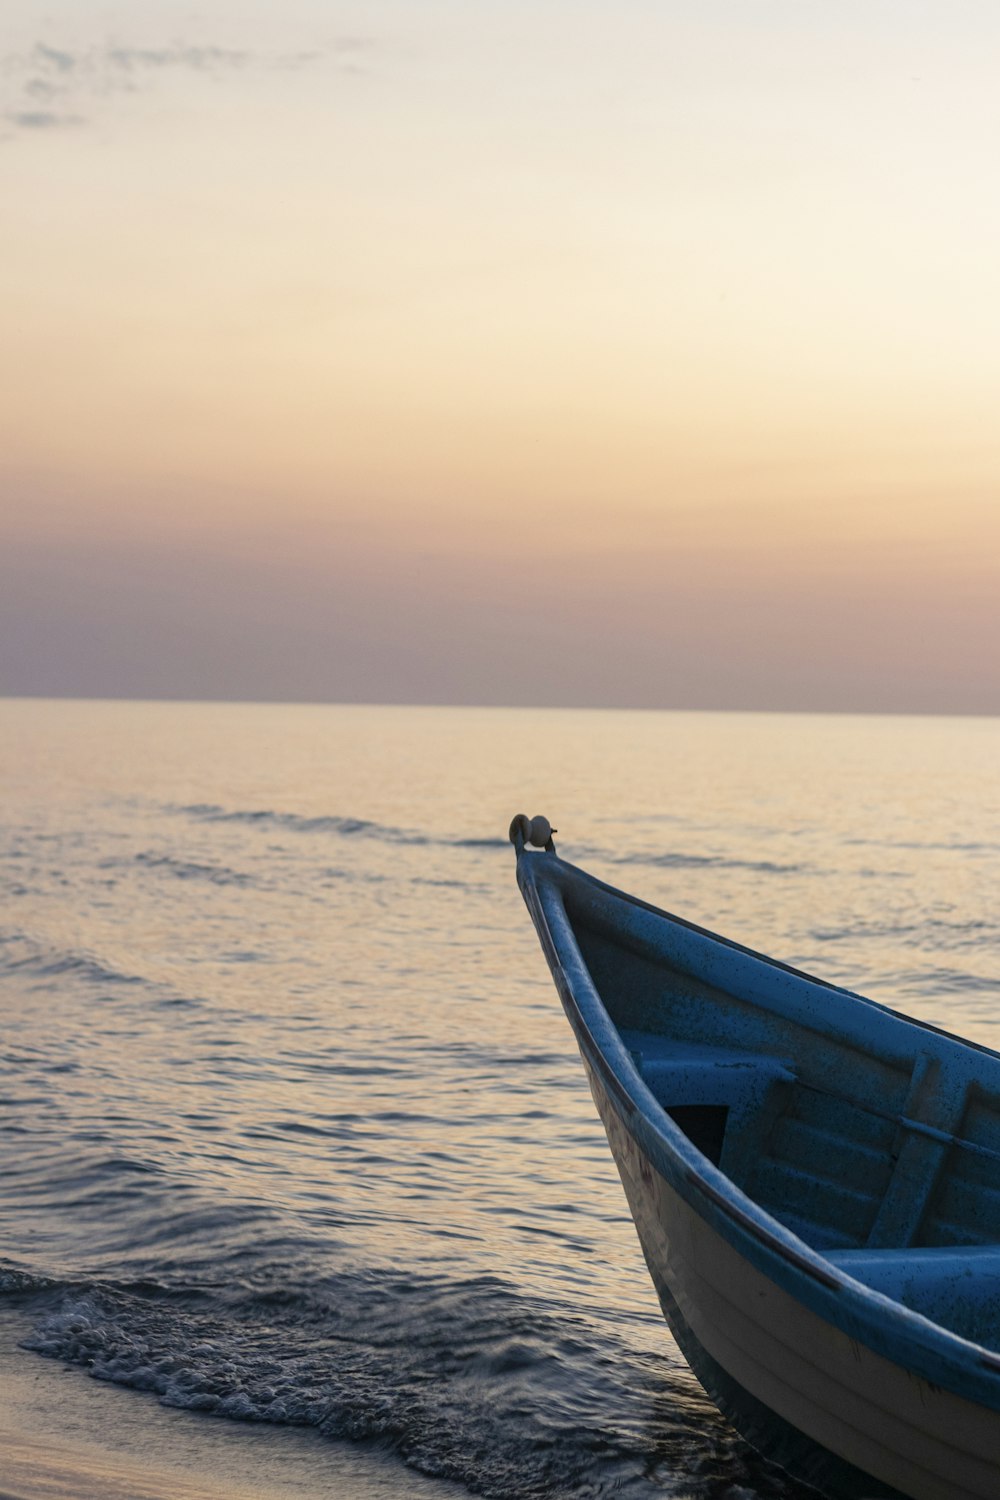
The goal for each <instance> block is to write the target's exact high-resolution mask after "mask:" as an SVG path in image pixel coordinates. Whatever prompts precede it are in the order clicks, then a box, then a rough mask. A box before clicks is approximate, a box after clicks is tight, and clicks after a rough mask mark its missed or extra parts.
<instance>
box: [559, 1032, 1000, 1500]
mask: <svg viewBox="0 0 1000 1500" xmlns="http://www.w3.org/2000/svg"><path fill="white" fill-rule="evenodd" d="M584 1061H585V1062H586V1058H585V1059H584ZM589 1072H590V1068H589V1066H588V1073H589ZM591 1088H592V1090H593V1093H594V1098H595V1101H596V1102H597V1106H598V1109H599V1110H600V1113H601V1116H602V1119H603V1120H604V1124H605V1127H606V1129H607V1132H608V1139H609V1141H610V1143H611V1148H612V1152H613V1154H614V1157H615V1161H616V1163H617V1165H618V1169H619V1172H620V1173H621V1177H622V1182H623V1184H624V1186H625V1191H626V1195H627V1197H628V1200H629V1205H630V1207H631V1209H632V1216H633V1218H634V1220H635V1223H636V1227H637V1229H638V1231H639V1238H640V1240H641V1242H642V1247H643V1251H644V1253H645V1255H646V1259H647V1261H648V1262H649V1265H650V1269H651V1271H652V1272H653V1275H654V1278H658V1279H659V1281H660V1282H661V1283H662V1284H664V1285H665V1286H667V1287H668V1288H669V1290H670V1293H671V1295H672V1296H673V1298H674V1300H675V1301H676V1303H677V1305H678V1307H679V1309H680V1311H681V1314H682V1316H683V1317H684V1320H685V1322H686V1323H687V1324H688V1326H689V1327H690V1329H691V1331H692V1333H693V1334H694V1336H695V1338H696V1339H697V1340H698V1342H699V1343H700V1344H701V1346H702V1348H703V1349H704V1350H705V1351H706V1353H707V1354H708V1355H709V1356H710V1357H711V1358H712V1359H713V1360H715V1362H716V1363H717V1364H718V1365H719V1366H721V1368H722V1369H723V1370H725V1371H726V1372H727V1374H728V1375H730V1376H731V1378H732V1379H733V1380H735V1381H736V1382H737V1383H738V1384H739V1385H740V1386H742V1387H743V1389H744V1390H746V1391H749V1392H750V1393H751V1394H752V1395H753V1396H755V1397H756V1398H757V1400H759V1401H761V1402H762V1403H763V1404H764V1405H765V1406H766V1407H768V1408H769V1409H770V1410H771V1411H773V1412H775V1413H776V1414H777V1415H778V1416H779V1417H781V1418H783V1419H784V1421H786V1422H788V1423H789V1424H790V1425H791V1426H792V1427H794V1428H796V1429H797V1430H798V1431H799V1432H802V1433H804V1434H805V1435H806V1436H807V1437H808V1438H810V1439H811V1440H812V1441H813V1442H816V1443H818V1444H820V1445H821V1446H822V1447H824V1448H827V1449H829V1450H830V1451H831V1452H832V1453H835V1454H837V1455H838V1456H839V1457H841V1458H843V1459H844V1460H846V1462H848V1463H850V1464H853V1465H854V1466H855V1467H856V1468H858V1469H861V1470H862V1471H863V1472H864V1473H866V1474H871V1475H873V1476H875V1477H876V1478H877V1479H880V1480H881V1481H883V1482H884V1483H885V1484H887V1485H890V1486H892V1487H893V1488H894V1489H897V1490H900V1491H902V1493H903V1494H905V1495H909V1496H912V1500H998V1496H1000V1413H998V1412H996V1411H993V1410H991V1409H990V1408H988V1407H985V1406H980V1405H978V1404H977V1403H975V1402H972V1401H968V1400H965V1399H964V1398H962V1397H960V1396H956V1395H954V1394H952V1393H951V1392H949V1391H943V1390H941V1389H939V1388H938V1387H937V1386H933V1385H930V1384H929V1383H928V1382H927V1381H926V1380H923V1379H921V1378H920V1377H919V1376H916V1375H914V1374H912V1373H910V1372H908V1371H907V1370H905V1369H903V1368H901V1367H900V1366H899V1365H896V1364H893V1363H892V1362H891V1361H890V1360H887V1359H885V1358H884V1357H883V1356H881V1355H878V1354H875V1353H874V1352H873V1351H872V1350H870V1349H868V1348H867V1347H865V1346H864V1345H863V1344H860V1343H858V1342H857V1341H856V1340H854V1339H852V1338H850V1337H849V1336H848V1335H847V1334H846V1333H843V1332H842V1331H841V1330H840V1329H838V1328H836V1327H834V1326H833V1325H832V1324H831V1323H828V1322H826V1321H825V1320H824V1319H823V1318H821V1317H819V1316H818V1315H817V1314H816V1313H813V1312H811V1311H810V1310H809V1309H808V1308H807V1307H804V1306H803V1305H802V1303H800V1302H799V1301H797V1300H796V1299H795V1298H794V1297H792V1296H791V1295H789V1293H787V1292H785V1291H783V1290H782V1289H781V1288H780V1287H778V1286H777V1285H776V1284H775V1283H774V1282H773V1281H771V1279H770V1278H769V1277H767V1276H765V1275H763V1274H762V1273H761V1272H760V1271H758V1270H756V1269H755V1268H754V1267H753V1266H751V1265H750V1264H749V1263H748V1262H747V1261H746V1260H745V1259H744V1258H743V1257H742V1256H741V1255H740V1254H739V1253H738V1252H737V1251H736V1250H734V1249H733V1248H732V1246H731V1245H729V1244H728V1243H727V1242H726V1241H725V1240H724V1239H723V1238H722V1237H721V1236H720V1235H719V1234H717V1233H716V1232H715V1230H714V1229H712V1228H711V1227H710V1226H709V1225H708V1224H707V1223H706V1222H705V1220H704V1219H702V1218H701V1217H700V1215H698V1214H697V1213H696V1212H695V1211H694V1210H693V1209H692V1208H691V1207H689V1205H688V1204H687V1203H686V1202H685V1201H684V1199H683V1198H681V1197H680V1196H679V1194H677V1193H676V1192H674V1190H673V1189H672V1188H671V1187H670V1186H669V1185H668V1184H667V1183H666V1182H665V1181H664V1179H663V1178H662V1177H661V1176H660V1174H659V1173H658V1172H657V1171H656V1170H655V1168H653V1167H652V1166H651V1164H650V1163H649V1161H648V1160H647V1159H646V1157H645V1156H644V1155H643V1153H642V1152H641V1151H640V1149H639V1147H638V1145H637V1144H636V1142H635V1141H634V1140H633V1138H632V1137H631V1135H629V1133H628V1131H627V1129H626V1127H625V1126H624V1124H623V1123H622V1121H621V1120H620V1118H619V1116H618V1114H617V1112H616V1111H615V1109H614V1107H613V1106H612V1104H611V1103H610V1101H609V1100H608V1098H607V1096H606V1095H605V1094H604V1090H603V1088H602V1086H601V1084H600V1081H599V1079H596V1078H595V1077H594V1076H593V1075H591Z"/></svg>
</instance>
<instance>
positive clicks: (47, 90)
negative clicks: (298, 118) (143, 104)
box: [0, 37, 367, 132]
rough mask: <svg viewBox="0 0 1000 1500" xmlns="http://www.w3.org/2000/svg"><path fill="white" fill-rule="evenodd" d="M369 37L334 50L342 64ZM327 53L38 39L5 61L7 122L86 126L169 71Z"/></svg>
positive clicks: (293, 64) (301, 62) (291, 64)
mask: <svg viewBox="0 0 1000 1500" xmlns="http://www.w3.org/2000/svg"><path fill="white" fill-rule="evenodd" d="M366 45H367V44H366V42H365V39H364V38H362V37H345V38H343V39H342V40H341V41H339V42H336V43H334V45H333V47H332V48H331V49H330V54H331V55H332V57H333V59H334V61H335V62H337V64H338V66H345V65H346V63H347V59H348V58H354V57H355V55H356V54H357V53H358V52H360V51H362V50H364V49H365V47H366ZM326 55H327V54H325V53H323V52H319V51H313V52H304V51H302V52H287V53H285V52H280V53H279V52H252V51H247V50H244V49H242V48H235V47H221V46H208V45H195V44H192V43H189V42H180V41H174V42H170V43H169V44H168V45H165V46H161V47H132V46H126V45H124V44H122V43H118V42H115V43H108V44H105V45H103V46H99V47H89V48H82V49H76V50H73V49H70V48H67V47H56V46H53V45H52V44H51V43H50V42H48V41H37V42H36V43H35V44H34V46H33V47H31V48H30V49H29V50H28V51H27V52H21V53H9V54H7V56H5V57H2V58H0V75H2V76H3V77H4V79H5V81H6V83H7V87H8V89H9V90H10V92H11V97H9V98H8V99H6V100H4V101H2V103H0V119H3V120H5V121H6V123H7V125H8V126H12V127H13V128H14V131H15V132H19V131H33V130H51V129H58V128H60V127H65V126H70V125H72V126H77V125H82V124H85V123H86V121H87V119H88V117H89V116H90V115H91V114H92V113H93V112H94V111H95V109H97V108H98V107H99V105H100V103H101V101H103V100H106V99H107V98H109V97H110V96H113V95H115V94H121V93H136V92H138V91H140V90H142V89H145V88H152V87H154V86H155V84H156V81H157V79H158V78H159V77H163V76H164V75H166V74H169V73H182V72H187V73H196V74H199V75H201V76H202V77H205V78H209V79H215V78H223V77H225V76H226V75H227V74H234V73H238V72H242V71H246V70H250V69H256V70H258V71H271V70H276V69H278V70H281V71H288V70H294V69H297V68H303V67H307V66H309V65H310V64H312V63H316V62H319V61H321V60H322V59H323V57H324V56H326Z"/></svg>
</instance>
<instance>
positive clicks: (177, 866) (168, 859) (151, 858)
mask: <svg viewBox="0 0 1000 1500" xmlns="http://www.w3.org/2000/svg"><path fill="white" fill-rule="evenodd" d="M132 863H134V864H137V865H143V866H144V867H145V868H146V869H148V870H161V871H163V873H164V874H166V875H174V876H176V878H177V879H178V880H207V881H209V882H210V883H211V884H212V885H235V886H251V885H256V884H258V882H257V881H256V880H255V879H254V877H253V876H252V875H247V874H244V873H243V872H242V871H240V870H230V869H229V868H228V867H227V866H226V865H206V864H199V863H198V862H197V861H195V860H190V859H175V858H174V856H173V855H171V854H154V853H152V852H151V851H144V852H142V853H140V854H136V855H135V856H134V859H133V861H132Z"/></svg>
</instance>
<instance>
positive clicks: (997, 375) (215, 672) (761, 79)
mask: <svg viewBox="0 0 1000 1500" xmlns="http://www.w3.org/2000/svg"><path fill="white" fill-rule="evenodd" d="M3 38H4V40H3V44H2V45H3V48H4V49H5V51H4V55H3V56H2V57H0V217H2V227H3V234H2V250H0V259H2V265H3V275H2V278H0V360H2V390H3V398H2V401H0V486H2V488H0V693H6V694H36V693H38V694H54V695H62V694H74V695H99V696H144V697H161V696H162V697H196V698H201V697H210V698H264V699H278V700H283V699H307V700H312V699H315V700H320V701H341V700H346V701H366V702H378V701H397V702H404V701H417V702H429V703H435V702H458V703H462V702H468V703H509V704H545V703H552V704H579V705H591V704H592V705H609V706H617V705H630V706H637V707H643V706H649V707H665V708H686V707H690V708H703V707H705V708H763V709H767V708H774V709H786V708H787V709H795V708H803V709H827V708H829V709H857V710H872V711H881V710H885V711H918V712H922V711H928V712H985V713H1000V649H998V648H1000V422H998V404H1000V183H998V175H1000V169H998V165H997V143H998V141H1000V90H998V88H997V83H996V80H997V76H998V69H1000V7H998V6H997V5H996V3H995V0H975V3H972V0H949V3H947V4H946V3H944V0H937V3H933V4H928V3H923V0H863V3H862V0H837V3H833V0H823V3H819V0H729V3H712V0H705V3H695V0H686V3H683V4H682V3H672V0H656V3H652V0H626V3H624V4H619V5H612V4H610V3H608V0H601V3H597V0H574V3H572V4H570V3H568V0H532V3H531V4H528V3H524V0H502V3H501V0H364V3H363V4H362V3H360V0H357V3H355V4H344V3H339V0H283V3H282V4H281V5H280V6H279V5H278V4H277V3H276V0H268V3H263V0H239V3H236V0H212V3H208V4H205V5H203V6H199V5H195V4H171V3H167V0H145V3H143V4H141V5H137V4H135V3H134V0H133V3H129V4H124V3H121V4H115V3H107V4H98V3H94V0H46V3H44V4H40V3H39V4H36V3H34V0H6V4H5V7H4V26H3Z"/></svg>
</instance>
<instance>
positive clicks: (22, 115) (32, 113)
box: [4, 109, 86, 130]
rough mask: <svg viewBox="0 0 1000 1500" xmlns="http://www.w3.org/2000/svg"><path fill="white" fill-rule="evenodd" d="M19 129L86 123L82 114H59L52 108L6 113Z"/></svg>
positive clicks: (60, 126) (40, 128) (52, 127)
mask: <svg viewBox="0 0 1000 1500" xmlns="http://www.w3.org/2000/svg"><path fill="white" fill-rule="evenodd" d="M4 118H5V119H6V121H7V123H8V124H10V125H13V126H15V127H16V129H18V130H61V129H63V128H64V127H65V126H67V125H85V124H86V121H85V120H84V118H83V116H82V115H65V114H57V113H56V112H55V110H51V109H20V110H14V111H12V112H11V113H10V114H8V115H5V116H4Z"/></svg>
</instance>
